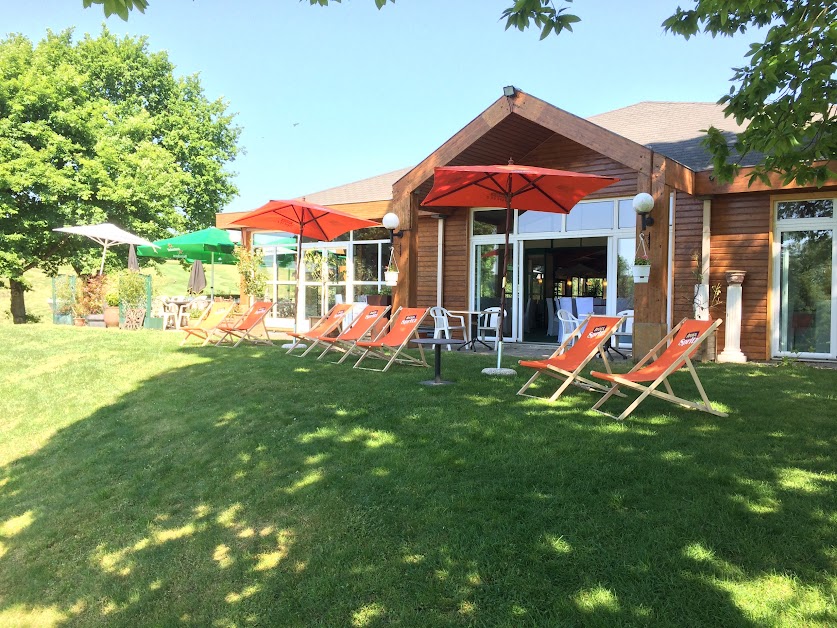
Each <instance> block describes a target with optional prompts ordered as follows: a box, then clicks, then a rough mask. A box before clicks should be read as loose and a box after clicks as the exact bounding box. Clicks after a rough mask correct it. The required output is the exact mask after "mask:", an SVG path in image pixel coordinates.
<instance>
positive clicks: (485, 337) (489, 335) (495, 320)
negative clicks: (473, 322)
mask: <svg viewBox="0 0 837 628" xmlns="http://www.w3.org/2000/svg"><path fill="white" fill-rule="evenodd" d="M504 318H505V316H504ZM499 325H500V308H499V307H489V308H486V309H485V310H483V311H482V312H480V315H479V319H478V321H477V339H478V340H479V341H480V342H481V343H483V344H484V345H486V346H488V343H489V342H493V343H494V350H495V351H496V350H497V341H498V340H499V338H498V336H499V334H498V333H497V328H498V327H499Z"/></svg>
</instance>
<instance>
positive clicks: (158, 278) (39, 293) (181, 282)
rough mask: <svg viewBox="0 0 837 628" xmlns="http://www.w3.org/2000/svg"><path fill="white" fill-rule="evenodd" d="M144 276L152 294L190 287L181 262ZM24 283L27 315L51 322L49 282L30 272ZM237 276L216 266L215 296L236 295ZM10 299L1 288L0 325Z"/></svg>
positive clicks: (69, 270) (227, 268) (166, 264)
mask: <svg viewBox="0 0 837 628" xmlns="http://www.w3.org/2000/svg"><path fill="white" fill-rule="evenodd" d="M204 269H205V271H206V282H207V287H206V290H204V294H209V281H210V278H209V277H210V272H211V271H210V265H209V264H204ZM60 272H61V273H63V274H68V275H71V274H73V272H74V271H73V269H72V268H69V267H66V268H62V269H61V271H60ZM143 272H145V273H147V274H150V275H151V276H152V277H153V279H152V285H153V291H154V294H159V295H168V296H174V295H178V294H185V293H186V286H187V284H188V283H189V269H188V268H187V269H185V270H184V269H183V268H182V267H181V266H180V262H176V261H167V262H163V263H161V264H159V265H157V267H156V268H153V269H144V270H143ZM24 277H25V279H26V280H27V281H28V282H29V283H30V285H31V287H32V289H31V290H30V291H28V292H26V294H25V296H24V301H25V303H26V313H27V314H30V315H32V316H35V317H36V318H38V319H40V320H41V321H42V322H45V323H48V322H51V321H52V319H51V318H50V317H51V316H52V313H51V311H50V308H49V304H48V299H51V298H52V279H51V278H49V277H47V276H46V275H45V274H44V273H43V272H42V271H40V270H31V271H28V272H27V273H25V275H24ZM238 291H239V285H238V273H237V271H236V269H235V266H223V265H220V264H216V265H215V292H216V293H218V294H238ZM9 308H10V296H9V289H8V288H0V325H6V324H8V325H11V323H12V321H11V314H10V313H9Z"/></svg>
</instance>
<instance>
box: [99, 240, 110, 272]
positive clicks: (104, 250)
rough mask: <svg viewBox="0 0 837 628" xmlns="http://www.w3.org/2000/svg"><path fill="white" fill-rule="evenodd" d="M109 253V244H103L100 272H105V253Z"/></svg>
mask: <svg viewBox="0 0 837 628" xmlns="http://www.w3.org/2000/svg"><path fill="white" fill-rule="evenodd" d="M107 254H108V245H107V244H104V245H102V263H101V265H100V266H99V274H100V275H103V274H104V273H105V255H107Z"/></svg>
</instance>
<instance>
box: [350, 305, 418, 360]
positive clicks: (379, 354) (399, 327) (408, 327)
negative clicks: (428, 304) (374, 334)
mask: <svg viewBox="0 0 837 628" xmlns="http://www.w3.org/2000/svg"><path fill="white" fill-rule="evenodd" d="M428 311H429V310H428V308H421V307H401V308H398V310H397V311H396V312H395V315H394V316H393V317H392V319H391V320H390V322H389V324H388V325H387V329H385V330H384V331H383V332H381V334H380V335H379V336H378V338H376V339H375V340H359V341H358V342H357V346H358V348H359V349H366V351H364V353H363V355H361V356H360V359H358V361H357V362H355V365H354V367H353V368H360V364H361V362H363V361H364V360H365V359H366V358H368V357H373V358H378V359H379V360H386V361H387V363H386V366H384V368H382V369H367V370H370V371H381V372H384V371H387V370H389V367H391V366H392V365H393V364H395V363H396V362H398V363H400V364H410V365H413V366H427V360H425V358H424V349H423V348H422V347H421V345H419V354H420V355H421V359H420V360H419V359H416V358H414V357H413V356H411V355H409V354H407V353H403V350H404V348H405V347H406V346H407V343H409V342H410V340H411V339H413V338H418V328H419V325H420V324H421V322H422V321H423V320H424V318H425V317H426V316H427V312H428Z"/></svg>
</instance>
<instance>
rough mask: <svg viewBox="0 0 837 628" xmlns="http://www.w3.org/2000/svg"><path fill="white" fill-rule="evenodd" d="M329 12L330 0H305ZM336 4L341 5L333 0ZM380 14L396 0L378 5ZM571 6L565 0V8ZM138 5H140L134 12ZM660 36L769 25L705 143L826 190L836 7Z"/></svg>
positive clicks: (533, 13)
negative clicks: (727, 124)
mask: <svg viewBox="0 0 837 628" xmlns="http://www.w3.org/2000/svg"><path fill="white" fill-rule="evenodd" d="M83 1H84V5H85V6H90V4H91V2H96V3H98V4H104V8H105V13H106V15H110V14H111V13H117V14H119V15H120V16H121V17H122V18H123V19H127V15H128V11H129V10H130V9H131V8H132V5H136V6H137V8H138V9H139V10H141V11H142V10H144V9H145V7H146V6H147V4H148V3H147V2H146V0H83ZM308 1H309V3H310V4H312V5H320V6H326V5H328V3H329V0H308ZM331 1H332V2H340V1H341V0H331ZM374 1H375V4H376V5H377V7H378V8H379V9H380V8H382V7H384V6H385V5H386V4H387V3H388V2H393V3H394V2H395V0H374ZM571 3H572V0H564V4H565V5H568V4H571ZM140 5H141V6H140ZM567 9H568V7H567V6H562V7H561V8H556V6H555V0H515V2H514V4H513V5H512V6H511V7H509V8H507V9H505V10H504V11H503V13H502V17H503V18H505V19H506V29H509V28H512V27H514V28H517V29H519V30H521V31H523V30H525V29H527V28H529V27H535V28H537V29H539V30H540V37H541V39H544V38H546V37H548V36H549V35H550V34H555V35H557V34H560V33H561V32H563V31H565V30H567V31H572V25H573V24H575V23H577V22H579V21H580V18H579V17H578V16H576V15H573V14H571V13H568V12H567ZM663 27H664V28H665V30H666V31H668V32H672V33H676V34H678V35H682V36H683V37H685V38H686V39H688V38H690V37H692V36H694V35H696V34H698V33H701V32H702V33H707V34H710V35H712V36H713V37H716V36H718V35H724V36H730V37H731V36H733V35H736V34H743V33H746V32H747V30H748V29H749V28H752V27H769V28H768V30H767V35H766V37H765V39H764V41H763V42H760V43H754V44H752V46H751V48H750V52H749V53H748V55H747V56H748V57H749V59H750V60H749V63H748V64H747V65H744V66H742V67H739V68H733V72H734V74H733V77H732V82H733V86H732V87H731V88H730V92H729V94H728V95H726V96H724V97H723V98H721V100H720V101H719V104H723V105H725V108H724V112H725V113H726V115H727V116H732V117H733V118H735V119H736V121H737V122H738V123H739V124H740V123H741V122H743V121H745V120H749V121H750V123H749V126H748V128H747V129H746V130H745V131H744V132H743V133H740V134H739V135H738V136H737V137H736V138H735V141H733V142H732V143H731V142H730V141H729V138H728V137H727V136H726V134H724V133H723V132H722V131H720V130H718V129H717V128H714V127H711V128H709V129H707V137H706V140H705V146H706V147H707V149H708V150H709V152H710V154H711V156H712V162H713V166H714V169H715V172H716V173H717V175H718V178H719V180H722V181H730V180H732V179H733V178H734V176H735V175H736V174H737V173H738V172H739V170H740V163H742V159H743V158H744V157H745V156H747V155H754V156H756V157H757V161H758V164H759V165H758V166H757V167H756V168H755V170H754V171H753V173H752V175H751V177H750V181H751V182H752V181H753V180H755V179H760V180H762V181H764V182H768V180H769V179H768V173H770V172H777V173H780V174H781V175H782V177H783V182H784V183H789V182H791V181H794V180H795V181H796V182H797V183H799V184H800V185H805V184H811V183H815V184H817V185H822V184H823V183H825V181H826V180H827V179H829V178H834V177H837V172H835V171H834V170H831V169H830V168H829V167H828V164H826V163H823V162H824V161H825V160H829V159H832V158H833V156H834V154H835V153H836V152H837V134H835V118H837V106H835V96H834V95H835V93H837V3H835V2H834V0H695V1H694V7H693V8H691V9H682V8H680V7H677V10H676V11H675V13H674V15H672V16H671V17H669V18H668V19H667V20H665V21H664V22H663Z"/></svg>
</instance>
